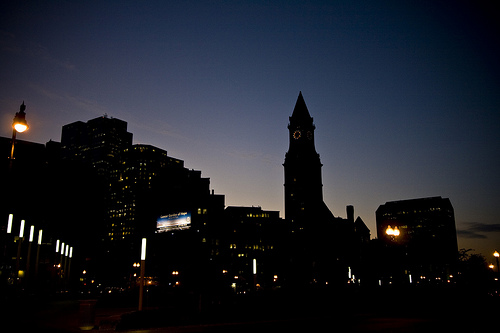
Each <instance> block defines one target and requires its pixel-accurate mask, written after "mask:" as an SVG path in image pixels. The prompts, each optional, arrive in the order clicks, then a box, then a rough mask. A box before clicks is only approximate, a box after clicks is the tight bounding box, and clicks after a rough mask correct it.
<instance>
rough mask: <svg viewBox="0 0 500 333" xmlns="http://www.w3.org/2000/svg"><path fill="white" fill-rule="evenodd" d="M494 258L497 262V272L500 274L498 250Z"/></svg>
mask: <svg viewBox="0 0 500 333" xmlns="http://www.w3.org/2000/svg"><path fill="white" fill-rule="evenodd" d="M493 256H494V257H495V259H496V260H497V272H498V273H499V274H500V267H498V257H500V254H499V253H498V251H497V250H495V252H493Z"/></svg>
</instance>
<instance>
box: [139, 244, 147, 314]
mask: <svg viewBox="0 0 500 333" xmlns="http://www.w3.org/2000/svg"><path fill="white" fill-rule="evenodd" d="M145 271H146V238H143V239H142V243H141V279H140V284H139V311H142V300H143V298H144V273H145Z"/></svg>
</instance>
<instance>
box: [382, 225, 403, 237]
mask: <svg viewBox="0 0 500 333" xmlns="http://www.w3.org/2000/svg"><path fill="white" fill-rule="evenodd" d="M385 233H386V234H387V235H389V236H394V237H397V236H399V234H400V232H399V229H398V227H394V229H392V227H391V226H390V225H389V226H387V229H386V230H385Z"/></svg>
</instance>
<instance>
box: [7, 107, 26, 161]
mask: <svg viewBox="0 0 500 333" xmlns="http://www.w3.org/2000/svg"><path fill="white" fill-rule="evenodd" d="M24 110H26V105H24V101H23V104H21V107H20V108H19V112H16V115H15V117H14V121H13V122H12V147H11V149H10V169H12V162H13V160H14V146H15V142H16V134H17V132H19V133H22V132H24V131H26V130H27V129H28V123H27V122H26V113H25V112H24Z"/></svg>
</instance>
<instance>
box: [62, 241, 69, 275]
mask: <svg viewBox="0 0 500 333" xmlns="http://www.w3.org/2000/svg"><path fill="white" fill-rule="evenodd" d="M68 256H69V244H66V247H65V248H64V268H63V271H64V277H65V278H67V277H68V271H67V268H68Z"/></svg>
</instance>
